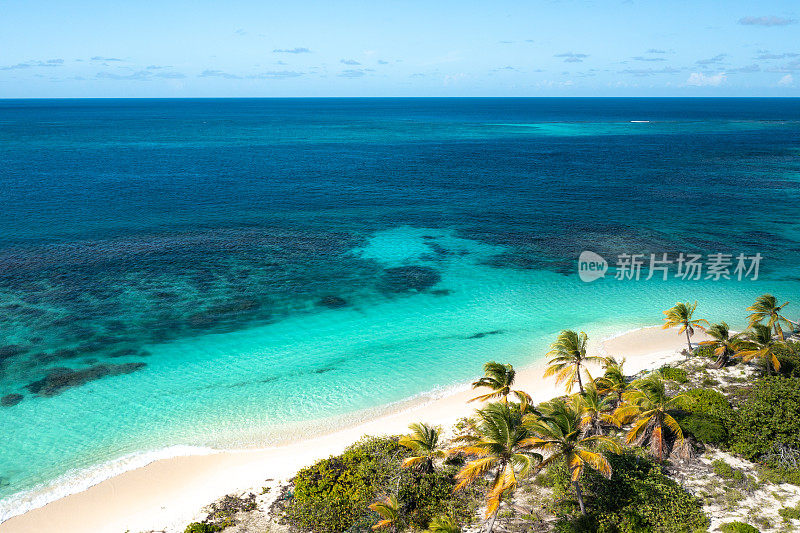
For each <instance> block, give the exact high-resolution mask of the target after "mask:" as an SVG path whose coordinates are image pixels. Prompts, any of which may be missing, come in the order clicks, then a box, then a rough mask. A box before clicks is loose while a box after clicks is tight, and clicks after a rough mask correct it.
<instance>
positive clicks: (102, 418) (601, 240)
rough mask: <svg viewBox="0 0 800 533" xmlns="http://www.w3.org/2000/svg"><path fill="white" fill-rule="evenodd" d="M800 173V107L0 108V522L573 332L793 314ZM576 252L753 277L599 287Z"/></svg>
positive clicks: (264, 439) (323, 423)
mask: <svg viewBox="0 0 800 533" xmlns="http://www.w3.org/2000/svg"><path fill="white" fill-rule="evenodd" d="M631 120H651V121H652V122H650V123H630V122H629V121H631ZM798 157H800V103H799V101H798V100H797V99H782V100H768V99H763V100H762V99H724V100H700V99H691V100H680V99H675V100H672V99H628V100H625V99H620V100H617V99H598V100H593V99H566V100H564V99H531V100H525V99H453V100H441V99H419V100H402V99H377V100H375V99H367V100H360V99H343V100H336V99H331V100H302V99H301V100H182V101H159V100H156V101H113V100H112V101H106V100H104V101H68V100H67V101H2V102H0V161H3V165H2V166H1V167H0V180H2V181H0V183H1V184H2V186H1V187H0V202H2V205H3V206H4V208H5V209H4V214H3V215H2V216H0V311H1V312H0V328H1V329H0V331H1V332H2V339H0V358H2V361H1V362H0V396H2V395H6V394H22V395H23V399H22V401H20V402H19V403H18V404H16V405H13V406H9V407H0V431H2V432H3V434H4V435H5V436H6V438H5V439H4V446H3V447H2V449H0V496H3V497H4V498H5V499H3V500H2V502H0V516H8V515H10V514H12V513H14V512H18V511H19V510H21V509H23V508H25V507H26V506H30V505H32V504H37V503H41V502H42V501H44V499H47V498H51V497H52V496H53V495H54V494H56V493H57V491H61V492H64V491H69V490H73V489H75V488H77V487H79V486H82V484H83V485H85V484H86V483H87V482H88V481H87V480H90V479H91V480H96V479H100V478H102V477H104V476H107V475H109V474H110V473H111V472H112V471H115V469H116V470H119V469H121V468H127V467H130V466H133V465H135V464H139V463H138V462H141V461H143V460H146V459H145V458H146V457H150V456H145V455H141V454H143V453H145V452H150V453H159V454H162V455H164V454H167V455H168V454H177V453H187V452H188V451H199V450H201V449H202V447H209V446H210V447H240V446H263V445H268V444H271V443H276V442H281V441H285V440H288V439H291V438H293V437H295V436H299V435H307V434H309V433H313V432H319V431H324V430H325V429H326V428H329V427H335V426H336V425H339V424H341V423H343V421H346V420H355V419H359V418H361V417H364V416H367V415H368V414H369V413H370V412H371V411H372V410H374V409H377V408H379V407H380V406H383V405H386V404H390V403H392V402H400V401H402V400H404V399H406V398H409V397H411V396H414V395H418V394H421V393H425V392H427V391H431V390H442V389H445V388H447V387H451V386H453V385H454V384H457V383H461V382H464V381H467V380H469V379H471V378H472V377H474V376H475V375H476V373H478V372H479V370H480V366H481V364H482V363H483V362H485V361H486V360H488V359H498V360H504V361H510V362H512V363H514V364H517V365H524V364H529V363H531V362H533V361H535V360H536V359H537V358H541V357H542V355H543V353H544V352H545V351H546V347H547V345H548V344H549V342H551V341H552V339H553V337H554V336H555V335H556V334H557V333H558V331H559V330H560V329H563V328H567V327H570V328H582V329H585V330H586V331H587V332H588V333H589V334H590V336H592V337H595V338H597V337H602V336H604V335H608V334H612V333H615V332H618V331H622V330H625V329H629V328H632V327H637V326H642V325H648V324H653V323H656V322H658V321H660V318H661V310H662V309H665V308H667V307H669V306H670V305H672V304H674V302H676V301H678V300H688V299H691V300H694V299H698V300H699V301H700V302H701V305H700V308H699V309H698V313H700V314H702V315H703V316H705V317H708V318H710V319H712V320H723V319H724V320H727V321H728V322H729V323H730V324H731V325H732V326H733V327H735V326H740V327H741V326H742V325H743V322H744V316H745V314H746V313H745V312H744V308H745V307H746V306H747V305H749V303H750V302H751V301H752V300H753V299H754V298H755V296H757V295H758V294H761V293H762V292H766V291H770V292H774V293H776V294H778V295H779V297H781V298H782V299H786V300H792V301H793V302H797V304H795V305H797V306H798V309H800V277H798V271H797V264H798V257H800V242H799V241H800V239H799V238H798V230H799V229H800V228H798V222H797V221H798V214H800V208H799V206H798V202H797V199H796V198H797V191H798V188H800V181H798V177H800V162H799V161H798ZM585 249H589V250H593V251H595V252H598V253H600V254H601V255H603V256H605V257H606V258H607V259H609V260H610V261H611V262H612V263H613V259H614V258H615V257H616V256H617V254H620V253H646V254H649V253H651V252H653V253H661V252H669V253H671V254H675V255H676V254H677V253H678V252H686V253H689V252H697V253H702V254H708V253H714V252H726V253H733V254H736V253H739V252H743V253H746V254H748V255H751V254H754V253H756V252H759V253H761V254H762V256H763V257H764V259H763V261H762V264H761V273H760V274H761V275H760V279H759V280H758V281H751V280H744V281H741V282H738V281H735V280H734V281H727V282H726V281H712V280H700V281H685V280H680V279H674V278H673V279H670V280H668V281H665V282H664V281H656V280H655V279H653V280H649V281H644V280H642V281H616V280H614V279H610V278H606V279H603V280H598V281H595V282H593V283H591V284H587V283H583V282H581V281H580V280H579V279H578V276H577V270H576V260H577V256H578V254H579V253H580V251H582V250H585ZM612 266H613V265H612ZM610 275H613V272H612V273H611V274H610ZM789 309H791V306H790V307H789ZM790 315H791V316H793V315H792V313H791V312H790ZM57 368H61V369H69V370H60V371H55V372H54V371H53V369H57ZM48 376H49V378H48ZM165 449H167V450H166V451H164V450H165ZM159 450H161V451H159ZM123 457H124V458H126V459H125V462H124V463H121V462H119V461H118V460H119V459H120V458H123ZM115 461H117V462H115ZM137 461H138V462H137ZM98 465H103V466H102V467H100V468H98ZM89 469H93V470H89ZM55 480H57V485H58V486H57V487H56V488H54V487H53V486H52V484H53V482H54V481H55ZM31 489H36V490H35V491H34V492H25V491H31Z"/></svg>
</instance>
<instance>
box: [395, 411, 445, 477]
mask: <svg viewBox="0 0 800 533" xmlns="http://www.w3.org/2000/svg"><path fill="white" fill-rule="evenodd" d="M409 429H410V430H411V433H410V434H409V435H404V436H402V437H400V440H399V443H400V445H401V446H404V447H405V448H407V449H408V450H410V451H411V453H412V455H411V457H406V458H405V459H404V460H403V466H404V467H406V468H418V469H420V470H422V471H424V472H431V471H433V468H434V461H435V460H437V459H444V457H445V456H446V454H445V451H444V450H443V449H442V448H440V446H439V440H440V438H441V434H442V430H441V428H439V427H436V426H431V425H428V424H423V423H414V424H411V425H410V426H409Z"/></svg>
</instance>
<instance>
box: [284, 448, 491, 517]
mask: <svg viewBox="0 0 800 533" xmlns="http://www.w3.org/2000/svg"><path fill="white" fill-rule="evenodd" d="M414 453H415V452H413V451H412V450H411V449H410V448H407V447H406V446H403V445H402V444H400V438H397V437H382V438H375V437H370V438H365V439H362V440H361V441H360V442H358V443H356V444H354V445H353V446H351V447H350V448H348V449H347V450H345V451H344V452H343V453H342V454H339V455H336V456H332V457H330V458H328V459H324V460H322V461H318V462H317V463H315V464H314V465H312V466H310V467H308V468H304V469H303V470H301V471H300V472H298V474H297V476H296V477H295V478H294V479H293V480H292V484H291V486H290V491H291V492H290V496H289V497H288V498H287V499H286V501H285V505H284V518H285V519H286V521H287V522H288V523H289V524H290V525H292V526H293V527H295V528H296V529H298V530H301V531H314V532H320V533H334V532H340V531H350V532H354V533H355V532H367V531H370V530H372V527H373V526H375V525H376V524H378V523H380V522H381V521H384V520H389V519H391V517H387V516H384V514H385V513H387V512H389V511H390V509H392V508H395V507H393V506H392V505H389V504H390V503H392V501H396V503H397V506H396V510H397V517H396V518H394V519H391V520H392V523H391V524H388V525H386V530H391V529H392V528H396V529H397V530H398V531H402V530H404V529H406V528H416V529H418V530H419V529H424V528H425V527H427V526H428V524H429V523H430V521H431V520H432V519H433V518H435V517H437V516H440V515H448V516H452V517H454V518H456V519H459V520H463V521H465V522H468V521H469V520H470V519H471V517H472V515H473V513H474V510H475V507H476V506H477V495H476V493H475V491H471V490H469V491H458V492H456V491H454V488H455V486H456V483H457V480H456V479H455V474H456V472H457V469H456V467H453V466H446V465H443V466H442V467H441V468H439V469H438V470H430V471H426V470H425V469H419V468H404V467H403V463H404V462H405V460H406V459H408V458H409V457H412V456H413V454H414ZM423 463H424V461H423ZM391 498H394V500H392V501H390V500H391ZM387 502H389V503H387ZM375 504H378V505H375ZM371 506H372V507H371ZM373 507H374V508H373ZM382 527H383V526H382Z"/></svg>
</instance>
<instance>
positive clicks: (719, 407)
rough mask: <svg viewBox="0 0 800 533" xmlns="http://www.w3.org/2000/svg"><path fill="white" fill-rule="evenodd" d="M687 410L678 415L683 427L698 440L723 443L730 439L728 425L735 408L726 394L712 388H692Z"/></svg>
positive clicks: (688, 394)
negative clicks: (732, 407)
mask: <svg viewBox="0 0 800 533" xmlns="http://www.w3.org/2000/svg"><path fill="white" fill-rule="evenodd" d="M686 395H687V396H688V397H689V398H691V400H690V402H689V403H688V405H687V407H686V409H685V411H684V412H683V413H681V414H680V415H678V416H677V419H678V423H679V424H680V425H681V427H682V428H683V429H684V430H685V431H687V432H689V433H691V434H692V435H693V436H694V437H695V438H696V439H697V440H699V441H701V442H705V443H708V444H717V445H723V444H725V443H726V442H727V441H728V426H729V424H730V420H731V418H732V417H733V410H732V409H731V406H730V403H728V399H727V398H725V396H724V395H723V394H721V393H719V392H717V391H715V390H711V389H692V390H690V391H688V392H687V393H686Z"/></svg>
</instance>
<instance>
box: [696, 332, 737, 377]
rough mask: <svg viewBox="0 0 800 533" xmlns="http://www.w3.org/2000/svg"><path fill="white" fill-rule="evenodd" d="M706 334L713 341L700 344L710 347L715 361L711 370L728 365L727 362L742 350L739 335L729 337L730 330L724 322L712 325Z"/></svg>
mask: <svg viewBox="0 0 800 533" xmlns="http://www.w3.org/2000/svg"><path fill="white" fill-rule="evenodd" d="M706 333H707V334H708V336H709V337H711V338H712V339H713V340H710V341H703V342H701V343H700V344H701V345H706V346H712V347H713V348H714V355H716V356H717V360H716V361H714V364H713V365H712V368H722V367H724V366H725V365H727V364H728V360H729V359H730V358H731V356H732V355H734V354H735V353H736V352H738V351H739V350H740V349H741V348H742V339H741V338H740V337H739V334H738V333H737V334H736V335H731V330H730V328H729V327H728V324H727V323H726V322H720V323H719V324H712V325H711V327H709V328H708V329H707V330H706Z"/></svg>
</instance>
